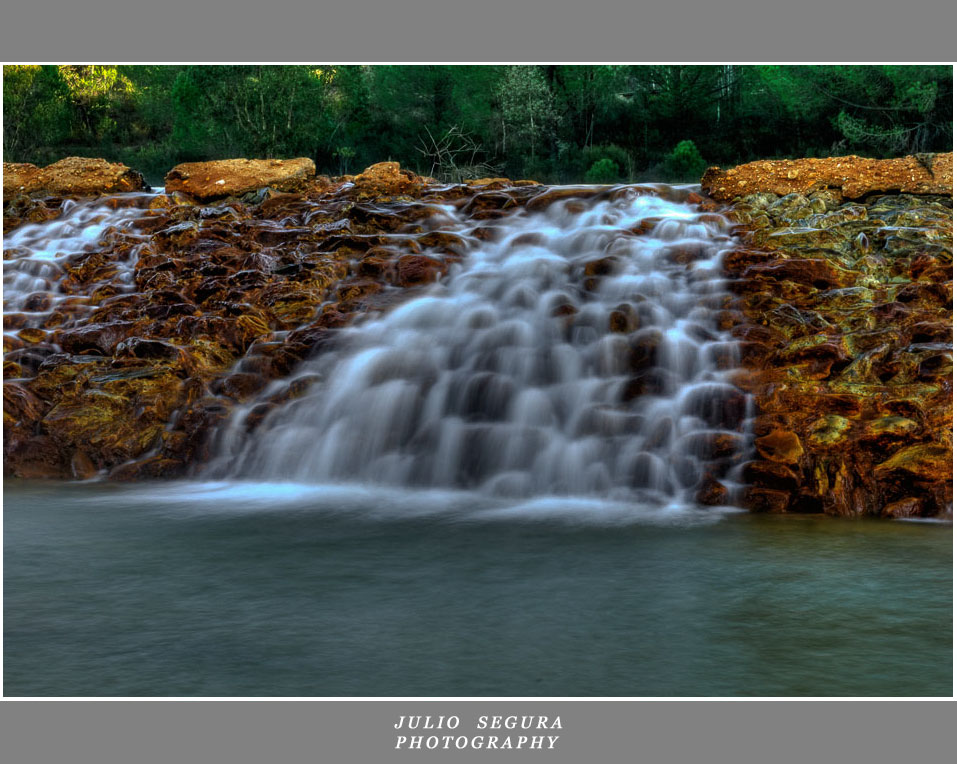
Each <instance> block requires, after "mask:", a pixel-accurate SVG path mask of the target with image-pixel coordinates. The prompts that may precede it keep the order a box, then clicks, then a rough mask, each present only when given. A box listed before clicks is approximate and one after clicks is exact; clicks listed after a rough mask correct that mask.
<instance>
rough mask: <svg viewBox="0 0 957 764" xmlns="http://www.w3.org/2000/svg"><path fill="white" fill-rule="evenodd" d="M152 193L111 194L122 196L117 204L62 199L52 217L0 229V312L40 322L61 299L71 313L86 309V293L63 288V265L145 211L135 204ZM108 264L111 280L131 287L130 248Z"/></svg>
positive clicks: (132, 259) (126, 235)
mask: <svg viewBox="0 0 957 764" xmlns="http://www.w3.org/2000/svg"><path fill="white" fill-rule="evenodd" d="M152 196H153V194H123V195H118V196H117V197H112V198H113V199H114V200H117V199H120V200H122V201H123V202H124V204H121V205H116V204H110V203H108V202H106V201H104V200H92V201H80V202H77V201H74V200H72V199H67V200H65V201H64V202H63V207H62V211H61V214H60V216H59V217H58V218H56V219H55V220H51V221H47V222H43V223H27V224H25V225H22V226H20V227H19V228H16V229H14V230H13V231H11V232H10V233H9V234H6V235H5V236H4V237H3V257H4V261H3V312H4V314H11V313H22V314H24V318H23V321H22V322H18V323H22V327H40V326H42V325H43V324H44V322H45V321H46V319H47V318H48V317H49V316H50V314H51V313H52V312H53V311H54V310H56V309H57V308H58V307H59V306H60V305H62V304H63V303H64V302H65V301H67V300H69V301H70V307H69V313H70V314H71V315H73V316H77V317H79V316H83V315H85V314H86V313H88V312H89V310H88V308H87V297H86V296H82V295H76V296H73V295H70V294H64V292H63V288H62V286H63V281H64V279H65V278H66V277H67V270H66V267H67V266H68V265H69V264H70V263H71V262H74V261H78V260H79V259H81V258H83V257H84V256H87V255H90V254H92V253H95V252H97V251H98V250H100V249H102V242H103V240H104V238H105V237H109V236H110V235H111V231H112V229H114V228H115V229H117V230H119V229H126V228H128V226H129V224H130V222H131V221H133V220H136V219H137V218H140V217H142V216H143V215H144V214H145V213H146V210H145V209H142V208H140V207H138V206H136V205H137V203H140V202H142V201H145V200H148V199H149V198H151V197H152ZM126 202H128V203H129V205H127V204H126ZM123 235H124V238H126V239H135V237H131V235H130V234H129V233H124V234H123ZM144 239H145V237H144ZM114 264H115V266H116V268H117V274H116V276H115V277H114V278H113V279H111V283H113V284H114V285H118V286H119V287H120V288H121V289H122V288H123V287H124V285H125V286H126V288H127V289H129V290H130V291H132V289H133V269H134V267H135V265H136V249H135V247H134V249H133V250H132V251H131V253H130V257H128V258H127V259H125V260H117V261H115V263H114ZM22 327H21V328H22Z"/></svg>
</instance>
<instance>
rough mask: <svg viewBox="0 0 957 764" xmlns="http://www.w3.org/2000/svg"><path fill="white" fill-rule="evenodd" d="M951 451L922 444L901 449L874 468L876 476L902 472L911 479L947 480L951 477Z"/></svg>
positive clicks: (936, 445) (940, 446) (945, 447)
mask: <svg viewBox="0 0 957 764" xmlns="http://www.w3.org/2000/svg"><path fill="white" fill-rule="evenodd" d="M953 463H954V459H953V451H952V450H951V448H950V446H947V445H938V444H933V443H930V444H927V443H922V444H919V445H916V446H908V447H907V448H902V449H901V450H900V451H898V452H897V453H895V454H894V455H893V456H892V457H891V458H890V459H888V460H887V461H885V462H882V463H881V464H878V465H877V467H876V468H875V473H876V474H877V475H878V476H884V475H888V474H890V473H894V472H898V473H899V472H903V473H906V474H907V475H908V476H910V478H911V479H917V480H926V481H934V480H941V479H944V480H947V479H948V478H949V477H950V476H951V475H952V468H953Z"/></svg>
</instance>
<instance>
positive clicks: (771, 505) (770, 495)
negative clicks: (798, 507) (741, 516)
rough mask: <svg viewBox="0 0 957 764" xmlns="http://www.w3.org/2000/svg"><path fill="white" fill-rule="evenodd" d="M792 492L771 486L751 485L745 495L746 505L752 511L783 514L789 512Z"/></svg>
mask: <svg viewBox="0 0 957 764" xmlns="http://www.w3.org/2000/svg"><path fill="white" fill-rule="evenodd" d="M790 501H791V494H790V493H789V492H787V491H777V490H773V489H770V488H757V487H754V486H752V487H750V488H748V489H747V491H746V492H745V495H744V505H745V506H746V507H747V508H748V509H750V510H751V511H752V512H767V513H770V514H781V513H783V512H787V509H788V505H789V504H790Z"/></svg>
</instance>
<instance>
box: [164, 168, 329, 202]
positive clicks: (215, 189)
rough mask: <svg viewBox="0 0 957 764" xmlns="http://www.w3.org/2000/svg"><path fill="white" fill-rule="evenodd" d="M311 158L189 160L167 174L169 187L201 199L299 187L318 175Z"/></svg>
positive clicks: (173, 190) (169, 189)
mask: <svg viewBox="0 0 957 764" xmlns="http://www.w3.org/2000/svg"><path fill="white" fill-rule="evenodd" d="M315 174H316V165H315V164H314V163H313V161H312V160H311V159H307V158H305V157H300V158H299V159H220V160H215V161H211V162H187V163H185V164H179V165H176V167H174V168H173V169H172V170H170V171H169V172H168V173H167V174H166V181H165V185H166V191H167V192H178V193H182V194H185V195H187V196H189V197H192V198H194V199H198V200H200V201H204V202H205V201H211V200H214V199H222V198H225V197H228V196H242V195H243V194H247V193H249V192H251V191H256V190H258V189H260V188H265V187H270V188H274V189H276V190H278V191H295V190H297V189H301V188H303V187H305V186H306V184H307V183H308V182H309V181H310V180H311V179H312V178H313V176H315Z"/></svg>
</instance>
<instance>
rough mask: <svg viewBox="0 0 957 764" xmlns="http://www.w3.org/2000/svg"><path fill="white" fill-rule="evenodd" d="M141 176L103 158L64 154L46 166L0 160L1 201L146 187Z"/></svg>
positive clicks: (92, 194)
mask: <svg viewBox="0 0 957 764" xmlns="http://www.w3.org/2000/svg"><path fill="white" fill-rule="evenodd" d="M148 188H149V186H147V185H146V181H145V180H144V179H143V176H142V175H141V174H140V173H138V172H137V171H136V170H131V169H130V168H129V167H127V166H126V165H125V164H118V163H113V162H107V161H106V160H105V159H86V158H84V157H67V158H66V159H61V160H60V161H59V162H54V163H53V164H51V165H47V166H46V167H43V168H39V167H37V166H36V165H32V164H24V163H8V162H4V163H3V200H4V201H7V200H8V199H11V198H13V197H14V196H17V195H19V194H36V193H40V192H42V193H46V194H50V195H51V196H99V195H100V194H119V193H124V192H127V191H140V190H144V189H148Z"/></svg>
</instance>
